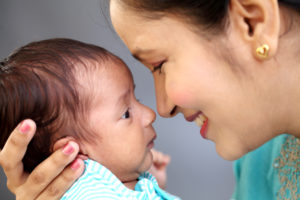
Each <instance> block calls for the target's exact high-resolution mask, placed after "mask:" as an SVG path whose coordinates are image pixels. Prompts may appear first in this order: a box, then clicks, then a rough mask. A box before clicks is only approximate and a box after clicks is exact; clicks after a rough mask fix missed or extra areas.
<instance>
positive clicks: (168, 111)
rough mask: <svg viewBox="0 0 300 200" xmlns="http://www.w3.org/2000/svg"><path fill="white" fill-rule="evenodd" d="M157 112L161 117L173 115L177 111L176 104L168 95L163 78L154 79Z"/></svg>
mask: <svg viewBox="0 0 300 200" xmlns="http://www.w3.org/2000/svg"><path fill="white" fill-rule="evenodd" d="M155 95H156V108H157V112H158V114H159V115H160V116H162V117H173V116H175V115H176V114H177V113H178V110H177V106H176V105H175V104H174V103H173V102H172V101H171V99H170V98H169V97H168V95H167V93H166V89H165V84H164V80H158V79H156V80H155Z"/></svg>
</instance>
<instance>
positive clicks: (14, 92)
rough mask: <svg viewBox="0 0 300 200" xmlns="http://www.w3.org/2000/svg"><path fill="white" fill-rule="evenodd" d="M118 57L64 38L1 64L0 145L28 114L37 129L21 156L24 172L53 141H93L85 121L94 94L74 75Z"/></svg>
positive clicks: (39, 44) (31, 46) (40, 43)
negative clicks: (72, 138)
mask: <svg viewBox="0 0 300 200" xmlns="http://www.w3.org/2000/svg"><path fill="white" fill-rule="evenodd" d="M118 60H120V59H119V58H118V57H116V56H114V55H113V54H111V53H110V52H108V51H107V50H105V49H103V48H101V47H98V46H95V45H91V44H86V43H83V42H79V41H75V40H72V39H63V38H57V39H48V40H43V41H38V42H32V43H29V44H27V45H25V46H23V47H21V48H19V49H18V50H16V51H15V52H14V53H13V54H11V55H10V56H9V57H8V58H6V59H4V60H3V61H2V62H0V131H1V132H0V133H1V136H0V148H3V146H4V144H5V143H6V141H7V139H8V137H9V135H10V133H11V132H12V131H13V129H14V128H15V127H16V126H17V125H18V123H20V122H21V121H22V120H24V119H28V118H30V119H32V120H34V121H35V123H36V125H37V131H36V134H35V136H34V138H33V139H32V141H31V142H30V144H29V146H28V150H27V152H26V154H25V156H24V159H23V163H24V170H25V171H27V172H31V171H32V170H33V169H34V168H35V167H36V166H37V165H38V164H39V163H40V162H42V161H43V160H44V159H46V158H47V157H48V156H49V155H50V154H51V151H52V147H53V141H55V140H56V139H58V138H60V137H62V136H73V137H74V138H76V139H82V140H89V138H90V139H91V134H92V133H91V130H90V129H89V127H88V123H87V121H86V120H87V114H88V112H89V110H90V108H89V107H90V104H91V101H92V94H91V93H92V92H90V93H89V92H86V91H85V92H84V94H85V95H82V91H84V90H80V83H79V81H78V76H85V74H92V73H94V72H93V71H92V70H95V69H96V68H97V67H99V66H100V65H101V66H102V65H105V63H106V62H107V61H112V62H115V61H118ZM89 71H91V73H88V72H89ZM94 76H95V75H94ZM79 78H80V77H79ZM84 80H85V79H84ZM87 82H88V81H87ZM91 87H92V85H91ZM79 91H80V95H79V94H78V93H79ZM87 133H89V134H87Z"/></svg>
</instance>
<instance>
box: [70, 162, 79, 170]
mask: <svg viewBox="0 0 300 200" xmlns="http://www.w3.org/2000/svg"><path fill="white" fill-rule="evenodd" d="M80 165H81V164H80V161H79V159H76V160H75V161H73V163H72V164H71V169H73V170H77V169H78V168H79V167H80Z"/></svg>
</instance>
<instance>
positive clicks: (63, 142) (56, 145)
mask: <svg viewBox="0 0 300 200" xmlns="http://www.w3.org/2000/svg"><path fill="white" fill-rule="evenodd" d="M70 141H74V142H77V141H76V140H75V138H73V137H70V136H66V137H63V138H60V139H58V140H56V141H55V143H54V145H53V147H52V152H54V151H56V150H57V149H60V148H63V146H65V145H66V144H67V143H68V142H70ZM77 143H78V142H77ZM78 145H79V144H78Z"/></svg>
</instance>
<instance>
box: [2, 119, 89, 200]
mask: <svg viewBox="0 0 300 200" xmlns="http://www.w3.org/2000/svg"><path fill="white" fill-rule="evenodd" d="M35 130H36V125H35V123H34V122H33V121H32V120H25V121H24V122H23V123H22V124H21V125H19V126H18V127H17V128H16V129H15V130H14V131H13V132H12V134H11V135H10V137H9V138H8V140H7V142H6V144H5V146H4V147H3V149H2V150H1V151H0V165H1V166H2V167H3V170H4V172H5V174H6V176H7V187H8V188H9V190H10V191H11V192H13V193H14V194H15V195H16V199H17V200H26V199H28V200H32V199H60V197H61V196H62V195H63V194H64V193H65V192H66V191H67V189H68V188H69V187H70V186H71V185H72V184H73V182H74V181H75V180H76V179H77V178H78V177H79V176H80V175H81V173H82V172H83V169H84V164H83V161H82V160H81V159H76V160H75V161H74V159H75V158H76V156H77V153H78V151H79V147H78V145H77V144H76V143H75V142H70V141H68V142H67V143H66V144H64V147H62V148H59V149H58V150H57V151H55V152H54V153H53V154H52V155H51V156H49V158H47V159H46V160H45V161H43V162H42V163H41V164H39V165H38V166H37V167H36V168H35V169H34V170H33V171H32V172H31V173H30V174H28V173H26V172H24V170H23V163H22V159H23V156H24V154H25V152H26V149H27V146H28V144H29V142H30V140H31V139H32V137H33V136H34V134H35ZM72 161H73V163H72V164H70V163H71V162H72ZM68 164H70V165H69V166H68Z"/></svg>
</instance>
